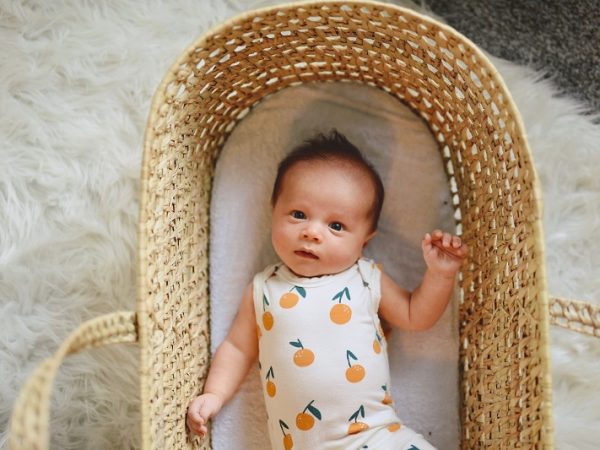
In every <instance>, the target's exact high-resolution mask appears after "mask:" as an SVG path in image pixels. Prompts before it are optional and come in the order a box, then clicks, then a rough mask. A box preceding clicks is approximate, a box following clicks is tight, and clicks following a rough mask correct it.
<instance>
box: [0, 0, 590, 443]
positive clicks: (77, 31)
mask: <svg viewBox="0 0 600 450" xmlns="http://www.w3.org/2000/svg"><path fill="white" fill-rule="evenodd" d="M271 3H274V2H265V1H262V2H257V1H242V0H226V1H221V0H152V1H149V2H143V3H142V2H122V1H117V0H99V1H93V2H92V1H89V2H81V1H76V0H62V1H56V2H48V1H43V0H37V1H35V0H32V1H13V0H2V1H0V61H1V64H0V85H1V86H2V89H1V90H0V112H1V119H2V120H1V121H0V379H1V380H2V382H1V384H0V448H1V449H5V448H7V447H8V424H9V420H10V413H11V409H12V405H13V403H14V400H15V397H16V395H17V393H18V390H19V388H20V387H21V386H22V384H23V383H24V381H25V380H26V378H27V376H28V375H29V374H30V373H31V372H32V371H33V370H34V368H35V367H36V366H37V365H38V364H39V363H40V362H41V361H42V360H43V359H44V358H46V357H47V356H49V355H50V354H51V353H52V352H54V351H55V350H56V349H57V347H58V346H59V345H60V343H61V342H62V340H63V339H64V338H65V337H66V336H67V335H68V333H69V332H70V331H71V330H73V329H74V328H76V327H77V326H78V325H79V324H80V323H81V322H83V321H85V320H87V319H90V318H93V317H97V316H99V315H101V314H104V313H108V312H112V311H116V310H127V309H129V310H132V309H135V288H134V284H135V283H134V279H135V278H134V277H135V251H136V245H137V244H136V222H137V215H138V208H139V197H138V190H139V176H140V164H141V149H142V138H143V133H144V129H145V121H146V117H147V114H148V109H149V105H150V100H151V98H152V95H153V93H154V90H155V89H156V87H157V85H158V83H159V81H160V79H161V78H162V77H163V75H164V74H165V72H166V70H167V68H168V67H169V66H170V64H171V63H172V62H173V60H174V59H175V58H176V57H177V55H179V53H180V52H181V51H183V49H184V48H185V47H186V46H187V45H188V44H189V43H190V42H192V41H193V40H194V39H196V38H197V37H198V36H199V35H200V34H201V33H202V32H203V31H205V30H207V29H209V28H210V27H211V26H213V25H216V24H218V23H220V22H221V21H223V20H224V19H227V18H229V17H231V16H233V15H235V14H238V13H240V12H243V11H247V10H249V9H253V8H255V7H259V6H265V5H267V4H271ZM413 7H415V8H417V7H416V6H413ZM499 20H500V19H499ZM492 60H493V63H494V64H495V65H496V67H497V68H498V70H499V71H500V73H501V74H502V76H503V77H504V79H505V81H506V83H507V85H508V87H509V89H510V91H511V93H512V95H513V97H514V99H515V100H516V103H517V105H518V107H519V109H520V111H521V114H522V116H523V120H524V123H525V126H526V129H527V134H528V138H529V142H530V144H531V147H532V149H533V153H534V155H533V156H534V162H535V166H536V168H537V170H538V174H539V177H540V179H541V184H542V188H543V195H544V218H543V223H544V231H545V242H546V260H547V274H548V284H549V290H550V292H551V293H552V294H555V295H558V296H563V297H571V298H578V299H583V300H587V301H592V302H594V301H595V302H600V277H598V267H600V239H598V235H600V176H599V175H598V174H599V173H600V170H599V169H600V150H599V149H600V126H599V125H598V124H594V123H593V120H592V118H590V116H584V115H583V111H582V107H581V105H579V104H577V103H576V102H574V101H572V100H570V99H568V98H564V97H561V95H560V93H559V92H558V91H557V89H556V88H555V87H554V86H553V85H552V83H551V82H550V81H547V80H542V77H541V75H540V74H539V73H535V72H533V71H532V70H530V69H528V68H525V67H519V66H516V65H514V64H511V63H508V62H506V61H502V60H499V59H494V58H493V59H492ZM551 339H552V345H551V357H552V378H553V396H554V398H553V401H554V419H555V429H556V435H555V439H556V448H557V449H560V450H569V449H573V450H575V449H577V450H582V449H593V448H598V443H599V442H600V340H598V339H594V338H592V337H588V336H583V335H578V334H575V333H573V332H570V331H565V330H562V329H556V328H553V329H552V330H551ZM137 359H138V352H137V350H136V348H135V346H133V345H129V346H128V345H122V346H113V347H110V348H107V349H98V350H93V351H89V352H85V353H84V354H81V355H76V356H73V357H71V358H69V359H68V360H67V361H66V362H65V364H64V365H63V366H62V368H61V369H60V371H59V373H58V376H57V379H56V383H55V390H54V394H53V397H52V410H51V413H52V420H51V436H52V445H53V447H54V448H62V449H84V448H86V449H120V448H123V449H130V448H138V447H139V442H140V436H139V428H138V423H139V406H138V401H139V394H138V384H137V366H138V363H137ZM217 450H230V449H226V447H222V448H218V449H217ZM254 450H262V449H254Z"/></svg>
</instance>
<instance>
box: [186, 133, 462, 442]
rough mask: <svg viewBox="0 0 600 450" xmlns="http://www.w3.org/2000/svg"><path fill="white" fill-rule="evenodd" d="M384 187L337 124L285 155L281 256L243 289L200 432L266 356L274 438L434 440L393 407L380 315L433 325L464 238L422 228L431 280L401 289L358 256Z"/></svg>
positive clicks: (275, 235) (277, 208)
mask: <svg viewBox="0 0 600 450" xmlns="http://www.w3.org/2000/svg"><path fill="white" fill-rule="evenodd" d="M383 196H384V190H383V184H382V182H381V179H380V177H379V175H378V174H377V172H376V171H375V170H374V169H373V167H372V166H371V165H370V164H369V163H368V162H367V161H366V160H365V159H364V157H363V156H362V154H361V153H360V151H359V150H358V149H357V148H356V147H354V146H353V145H352V144H351V143H350V142H349V141H348V140H346V138H345V137H343V136H342V135H341V134H339V133H337V132H335V131H333V132H332V133H331V135H330V136H324V135H318V136H317V137H315V138H314V139H312V140H309V141H306V142H305V143H304V144H303V145H301V146H299V147H297V148H296V149H295V150H293V151H292V152H291V153H290V154H289V155H288V156H287V157H286V158H285V159H284V160H283V161H282V162H281V163H280V165H279V169H278V172H277V178H276V180H275V184H274V187H273V194H272V197H271V204H272V220H271V224H272V230H271V239H272V244H273V248H274V250H275V252H276V253H277V255H278V257H279V259H280V260H281V261H280V262H279V263H277V264H274V265H271V266H269V267H267V268H266V269H265V270H264V271H263V272H261V273H259V274H257V275H256V276H255V277H254V280H253V282H252V283H251V284H250V285H249V286H248V287H247V288H246V290H245V291H244V294H243V297H242V300H241V304H240V307H239V311H238V313H237V316H236V318H235V320H234V322H233V325H232V327H231V329H230V331H229V334H228V335H227V337H226V339H225V341H223V343H222V344H221V345H220V346H219V348H218V349H217V352H216V353H215V355H214V358H213V361H212V364H211V367H210V371H209V374H208V378H207V380H206V384H205V386H204V392H203V394H202V395H200V396H198V397H196V398H195V399H194V400H193V401H192V402H191V403H190V405H189V408H188V413H187V424H188V427H189V428H190V430H191V431H192V432H194V433H196V434H198V435H201V436H203V435H205V434H206V432H207V422H208V420H209V419H210V418H211V417H213V416H214V415H216V414H217V413H218V412H219V410H220V409H221V408H222V407H223V405H224V404H225V403H226V402H227V401H228V400H229V399H230V398H231V397H232V396H233V395H234V393H235V391H236V390H237V388H238V386H239V385H240V383H241V382H242V381H243V379H244V378H245V376H246V374H247V372H248V370H249V369H250V367H251V366H252V365H253V364H254V362H255V361H256V359H257V357H258V358H259V367H260V376H261V380H262V385H263V392H264V398H265V403H266V409H267V414H268V428H269V434H270V439H271V445H272V447H273V449H285V450H289V449H291V448H292V447H294V448H296V449H306V450H315V449H340V450H346V449H363V448H364V449H369V448H370V449H375V448H376V449H378V450H385V449H389V450H400V449H411V450H415V449H421V450H424V449H433V448H434V447H433V446H432V445H431V444H429V443H427V442H426V441H425V439H424V438H423V437H422V436H421V435H419V434H417V433H416V432H414V431H413V430H411V429H410V428H408V427H406V426H404V425H402V424H401V423H400V420H399V419H398V417H397V415H396V412H395V410H394V406H393V403H392V399H391V396H390V375H389V366H388V357H387V344H386V340H385V337H384V335H383V331H382V327H381V324H380V317H381V318H382V319H384V320H385V322H387V323H389V324H391V325H393V326H396V327H398V328H400V329H403V330H426V329H428V328H430V327H431V326H432V325H434V324H435V323H436V321H437V320H438V319H439V318H440V316H441V315H442V313H443V312H444V310H445V308H446V306H447V304H448V301H449V299H450V296H451V293H452V290H453V286H454V278H455V274H456V272H457V271H458V269H459V267H460V265H461V262H462V260H463V258H464V257H465V255H466V254H467V247H466V246H465V245H464V244H462V243H461V240H460V238H459V237H457V236H452V235H450V234H448V233H442V232H441V231H439V230H435V231H433V232H432V233H431V234H429V233H427V234H425V236H424V237H423V240H422V242H421V247H422V251H423V257H424V259H425V262H426V264H427V270H426V272H425V274H424V277H423V280H422V282H421V284H420V285H419V286H418V287H417V288H416V289H415V290H414V291H413V292H412V293H411V292H408V291H406V290H404V289H402V288H401V287H399V286H398V285H397V284H396V283H395V282H394V281H393V280H392V279H391V278H390V277H388V276H387V275H386V274H385V273H383V272H382V270H381V269H380V268H379V267H378V265H376V264H375V263H374V262H372V261H370V260H367V259H365V258H363V257H362V251H363V249H364V247H365V246H366V245H367V243H368V242H369V241H370V240H371V239H372V238H373V236H375V234H376V229H377V222H378V219H379V215H380V212H381V207H382V203H383Z"/></svg>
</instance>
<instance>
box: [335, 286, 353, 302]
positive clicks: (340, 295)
mask: <svg viewBox="0 0 600 450" xmlns="http://www.w3.org/2000/svg"><path fill="white" fill-rule="evenodd" d="M344 296H345V297H346V298H347V299H348V300H350V291H349V290H348V288H347V287H345V288H344V289H342V290H341V291H340V292H338V293H337V294H335V295H334V296H333V298H332V299H331V300H332V301H336V300H337V301H338V303H342V300H343V299H344Z"/></svg>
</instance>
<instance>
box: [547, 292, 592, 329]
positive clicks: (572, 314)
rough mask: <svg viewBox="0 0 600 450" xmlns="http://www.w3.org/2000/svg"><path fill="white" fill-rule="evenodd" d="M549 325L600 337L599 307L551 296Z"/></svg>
mask: <svg viewBox="0 0 600 450" xmlns="http://www.w3.org/2000/svg"><path fill="white" fill-rule="evenodd" d="M550 323H551V324H552V325H558V326H559V327H563V328H568V329H569V330H572V331H577V332H578V333H582V334H589V335H590V336H595V337H600V306H596V305H592V304H590V303H587V302H582V301H579V300H572V299H566V298H560V297H552V296H551V297H550Z"/></svg>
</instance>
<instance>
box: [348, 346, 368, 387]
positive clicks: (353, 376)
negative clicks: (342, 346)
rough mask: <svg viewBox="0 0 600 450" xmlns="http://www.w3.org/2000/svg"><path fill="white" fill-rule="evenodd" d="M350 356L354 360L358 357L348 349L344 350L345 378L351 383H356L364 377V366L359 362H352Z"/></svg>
mask: <svg viewBox="0 0 600 450" xmlns="http://www.w3.org/2000/svg"><path fill="white" fill-rule="evenodd" d="M350 358H352V359H353V360H354V361H358V358H357V357H356V356H355V355H354V353H352V352H351V351H350V350H346V361H348V368H347V369H346V379H347V380H348V381H349V382H351V383H358V382H359V381H361V380H362V379H363V378H364V377H365V368H364V367H363V366H361V365H360V364H354V365H353V364H352V363H351V362H350Z"/></svg>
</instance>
